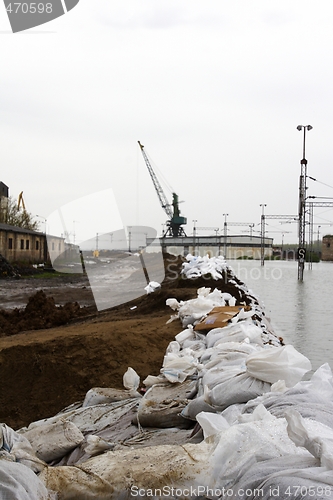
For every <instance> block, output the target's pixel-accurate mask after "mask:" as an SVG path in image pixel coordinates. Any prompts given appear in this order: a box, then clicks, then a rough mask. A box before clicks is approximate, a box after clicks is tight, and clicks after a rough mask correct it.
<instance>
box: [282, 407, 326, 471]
mask: <svg viewBox="0 0 333 500" xmlns="http://www.w3.org/2000/svg"><path fill="white" fill-rule="evenodd" d="M285 417H286V419H287V422H288V427H287V431H288V435H289V437H290V439H292V440H293V441H294V443H295V444H296V446H302V447H304V448H306V449H307V450H308V451H309V452H310V453H311V455H313V456H314V457H315V458H318V459H319V460H320V465H321V466H323V467H326V468H327V469H331V470H333V430H332V429H331V428H330V427H328V426H326V425H324V424H322V423H320V422H315V421H314V420H309V419H304V418H302V417H301V415H300V414H299V413H298V412H297V411H296V410H293V409H290V410H287V411H286V413H285Z"/></svg>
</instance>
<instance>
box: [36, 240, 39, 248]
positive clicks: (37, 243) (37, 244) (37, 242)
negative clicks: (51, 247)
mask: <svg viewBox="0 0 333 500" xmlns="http://www.w3.org/2000/svg"><path fill="white" fill-rule="evenodd" d="M36 250H39V241H38V240H37V241H36Z"/></svg>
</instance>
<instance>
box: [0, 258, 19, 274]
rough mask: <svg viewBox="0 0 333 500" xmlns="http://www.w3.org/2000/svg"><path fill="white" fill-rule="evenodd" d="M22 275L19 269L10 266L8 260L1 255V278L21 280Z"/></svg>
mask: <svg viewBox="0 0 333 500" xmlns="http://www.w3.org/2000/svg"><path fill="white" fill-rule="evenodd" d="M19 277H20V274H19V272H18V269H17V268H15V267H13V266H12V265H11V264H9V262H8V260H6V259H5V258H4V257H3V256H2V255H1V254H0V278H19Z"/></svg>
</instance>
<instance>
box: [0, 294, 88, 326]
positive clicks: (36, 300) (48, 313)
mask: <svg viewBox="0 0 333 500" xmlns="http://www.w3.org/2000/svg"><path fill="white" fill-rule="evenodd" d="M91 311H92V308H81V307H80V305H79V304H78V302H69V303H67V304H65V305H64V306H56V305H55V301H54V298H53V297H47V296H46V295H45V293H44V292H43V290H39V291H38V292H37V293H35V294H34V295H32V296H31V297H30V298H29V300H28V304H27V305H26V307H25V308H24V309H23V310H22V309H14V311H1V310H0V336H5V335H13V334H15V333H19V332H22V331H26V330H39V329H42V328H52V327H55V326H60V325H65V324H66V323H68V322H69V321H70V320H71V319H73V318H77V317H82V316H85V315H87V314H89V313H91Z"/></svg>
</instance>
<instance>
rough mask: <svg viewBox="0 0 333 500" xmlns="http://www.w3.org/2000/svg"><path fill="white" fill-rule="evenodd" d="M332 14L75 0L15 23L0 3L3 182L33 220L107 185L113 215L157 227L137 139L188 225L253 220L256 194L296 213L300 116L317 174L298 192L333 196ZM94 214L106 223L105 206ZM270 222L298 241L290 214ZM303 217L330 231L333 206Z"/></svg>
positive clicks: (294, 7) (185, 0)
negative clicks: (42, 19) (44, 18)
mask: <svg viewBox="0 0 333 500" xmlns="http://www.w3.org/2000/svg"><path fill="white" fill-rule="evenodd" d="M332 25H333V3H332V0H318V1H317V2H314V1H311V2H310V1H307V0H292V1H290V0H288V1H287V0H279V1H277V0H276V1H268V0H233V1H232V2H230V1H226V0H206V1H205V2H203V1H202V0H201V1H197V0H80V2H79V4H78V5H77V6H76V7H75V8H74V9H73V10H71V11H70V12H69V13H68V14H66V15H64V16H62V17H60V18H58V19H56V20H54V21H52V22H50V23H48V24H45V25H43V26H40V27H38V28H34V29H31V30H28V31H26V32H21V33H16V34H12V33H11V31H10V25H9V21H8V19H7V16H6V12H5V9H4V7H1V6H0V43H1V51H0V61H1V78H0V85H1V88H0V100H1V108H0V109H1V113H0V132H1V149H0V155H1V165H2V167H1V176H0V177H1V178H0V180H1V181H3V182H4V183H5V184H6V185H8V186H9V188H10V194H11V195H12V196H14V197H17V196H18V194H19V193H20V192H21V191H23V192H24V199H25V202H26V205H27V207H28V210H29V211H30V212H31V213H32V214H34V215H37V214H38V215H39V216H41V217H45V218H48V217H49V216H50V214H51V213H52V212H53V211H54V210H56V209H58V208H59V207H61V206H63V205H65V204H67V203H70V202H73V201H75V200H77V199H78V198H80V197H83V196H87V195H92V194H94V193H97V192H99V191H102V190H105V189H112V190H113V192H114V195H115V197H116V200H117V204H118V207H119V210H120V214H121V217H122V220H123V223H124V225H145V226H152V227H154V228H155V229H157V231H158V232H160V231H161V229H162V223H164V222H165V220H166V214H165V213H164V212H163V210H162V208H161V207H160V204H159V201H158V198H157V195H156V192H155V190H154V187H153V183H152V181H151V179H150V177H149V174H148V171H147V168H146V166H145V163H144V160H143V157H142V155H141V151H140V148H139V146H138V144H137V141H138V140H140V141H141V142H142V143H143V144H144V146H145V150H146V152H147V154H148V155H149V156H150V158H151V159H152V161H153V165H154V168H155V167H156V169H158V170H156V173H157V175H158V176H159V178H160V179H161V177H160V176H162V175H163V176H164V177H165V179H166V180H167V182H168V184H169V185H170V186H171V188H172V190H174V191H175V192H176V193H178V195H179V198H180V200H181V201H182V202H183V203H182V204H181V211H182V215H184V216H186V217H187V219H188V224H187V226H186V227H185V231H186V232H187V234H192V228H193V222H192V221H193V220H197V223H196V224H197V226H199V227H219V228H222V227H223V222H224V217H223V214H225V213H228V214H229V215H228V218H227V220H228V221H230V222H249V223H250V222H253V223H255V224H256V227H255V229H256V230H258V231H259V229H260V225H259V224H260V215H261V207H260V204H263V203H264V204H267V207H266V208H265V210H266V213H267V214H291V215H292V214H296V212H297V207H298V185H299V175H300V159H301V157H302V141H303V137H302V133H301V132H299V131H297V129H296V127H297V125H299V124H302V125H307V124H311V125H312V126H313V130H311V131H309V132H308V134H307V140H306V157H307V159H308V174H309V175H311V176H313V177H314V178H316V179H317V180H318V181H320V182H314V181H311V180H308V186H309V190H308V194H309V195H315V196H327V197H333V188H331V187H328V186H326V185H324V184H328V185H329V186H333V169H332V164H333V141H332V137H333V105H332V104H333V71H332V50H333V30H332ZM163 187H164V189H165V193H166V195H167V197H168V198H169V200H170V201H171V198H172V197H171V192H170V191H169V190H168V188H167V186H166V185H164V184H163ZM93 199H94V200H96V197H93ZM97 199H98V197H97ZM102 200H103V196H101V201H102ZM94 204H95V205H94V208H95V209H96V204H97V205H98V201H97V202H96V201H94ZM98 213H99V214H100V218H101V220H102V219H104V223H105V217H107V216H108V214H107V210H106V209H105V208H103V204H102V203H101V207H98ZM40 220H42V219H40ZM267 222H268V225H267V231H270V232H268V233H267V235H268V236H272V237H274V240H275V242H276V243H277V244H278V243H280V242H281V239H282V235H281V231H285V236H284V241H285V242H287V241H294V242H296V241H297V237H296V235H297V225H296V224H283V225H282V224H280V222H279V221H278V220H277V221H274V220H273V221H267ZM315 223H316V224H319V225H321V226H322V227H321V228H320V234H321V235H323V234H326V233H332V232H333V228H332V227H330V226H329V225H327V226H326V224H329V223H333V210H332V209H328V208H320V209H319V208H317V209H316V210H315ZM75 225H76V231H78V230H79V229H78V228H79V227H82V226H84V220H76V222H75ZM102 225H103V224H101V226H102ZM41 227H43V226H41ZM111 229H112V228H111ZM246 229H247V227H237V226H235V227H230V232H229V234H235V233H237V232H241V231H243V230H244V231H245V230H246ZM98 230H99V226H98V223H97V222H96V231H98ZM289 231H290V232H289ZM315 231H317V225H316V226H315ZM199 234H207V233H204V232H203V231H201V232H199ZM316 234H317V233H316Z"/></svg>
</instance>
